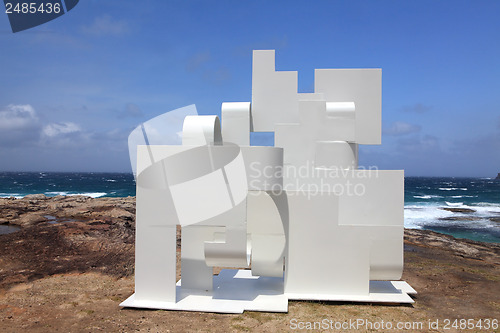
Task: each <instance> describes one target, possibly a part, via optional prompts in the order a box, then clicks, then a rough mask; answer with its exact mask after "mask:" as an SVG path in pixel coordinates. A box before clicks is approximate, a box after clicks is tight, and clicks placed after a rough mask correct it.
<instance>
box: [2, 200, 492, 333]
mask: <svg viewBox="0 0 500 333" xmlns="http://www.w3.org/2000/svg"><path fill="white" fill-rule="evenodd" d="M134 216H135V198H133V197H128V198H97V199H91V198H89V197H83V196H66V197H63V196H58V197H52V198H47V197H45V196H43V195H34V196H27V197H25V198H23V199H14V198H9V199H0V225H4V226H7V225H8V226H10V227H12V228H14V227H16V226H17V227H18V228H19V230H18V231H16V232H12V233H8V234H0V331H6V332H18V331H28V332H47V331H61V332H62V331H65V332H66V331H71V332H80V331H85V332H93V331H107V332H110V331H123V332H129V331H144V332H149V331H150V332H192V331H214V332H215V331H218V332H219V331H227V332H238V331H257V332H270V331H289V330H290V329H291V328H294V327H297V325H300V323H303V324H304V325H307V323H313V324H314V323H315V322H320V323H321V324H324V325H330V324H332V325H334V324H335V323H344V322H350V321H351V322H352V321H357V324H359V325H362V326H357V327H356V328H357V330H360V331H370V325H372V329H371V330H372V331H385V332H387V331H389V332H390V331H393V332H396V331H400V330H397V329H396V327H395V325H396V323H398V322H401V323H409V324H408V325H413V326H412V328H411V329H407V330H405V331H408V332H411V331H428V330H429V329H428V328H429V327H428V325H429V323H430V321H431V322H436V320H438V321H439V322H438V327H437V329H435V330H434V331H440V332H441V331H442V332H450V330H447V329H445V326H444V325H445V323H446V320H450V323H453V320H455V319H458V320H460V319H473V320H474V321H475V323H478V321H479V319H483V320H486V319H490V320H493V319H497V320H498V319H499V318H498V315H499V313H500V301H499V298H498V295H499V293H500V289H499V288H500V287H499V286H500V283H499V282H500V269H499V267H500V245H498V244H492V243H481V242H475V241H470V240H462V239H456V238H453V237H451V236H447V235H443V234H439V233H436V232H432V231H426V230H414V229H407V230H405V270H404V273H403V280H405V281H407V282H408V283H409V284H410V285H411V286H412V287H414V288H415V289H416V290H417V291H418V295H416V296H414V299H415V303H414V304H411V305H400V304H394V305H377V304H373V303H344V302H316V301H293V302H290V304H289V312H288V313H260V312H245V313H243V314H238V315H227V314H214V313H195V312H177V311H163V310H154V311H153V310H133V309H126V308H125V309H123V308H120V307H119V304H120V302H122V301H123V300H125V299H126V298H127V297H129V296H130V295H131V294H133V292H134V278H133V270H134V233H135V220H134ZM180 237H181V234H180V231H178V250H180V248H179V247H180ZM218 272H219V269H216V270H214V273H218ZM177 274H178V278H180V262H179V260H178V267H177ZM382 321H383V322H384V323H385V324H386V325H387V323H388V322H390V323H391V324H392V325H394V328H393V329H389V328H388V326H384V327H385V329H383V330H382V329H380V330H377V329H373V325H380V323H381V322H382ZM483 323H484V321H483ZM419 325H422V326H419ZM375 327H376V326H375ZM450 327H451V326H450ZM323 329H324V330H326V328H325V326H323ZM353 331H354V330H353ZM451 331H453V329H452V330H451ZM486 331H493V330H492V329H490V330H486Z"/></svg>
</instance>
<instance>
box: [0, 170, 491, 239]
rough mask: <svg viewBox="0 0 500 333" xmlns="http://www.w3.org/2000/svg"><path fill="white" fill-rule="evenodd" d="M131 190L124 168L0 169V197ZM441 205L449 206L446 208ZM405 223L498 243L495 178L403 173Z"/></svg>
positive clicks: (104, 194)
mask: <svg viewBox="0 0 500 333" xmlns="http://www.w3.org/2000/svg"><path fill="white" fill-rule="evenodd" d="M37 193H43V194H45V195H46V196H49V197H51V196H56V195H87V196H90V197H93V198H99V197H127V196H135V181H134V177H133V175H132V174H130V173H53V172H36V173H33V172H0V197H2V198H6V197H16V198H22V197H24V196H26V195H28V194H37ZM446 209H451V211H450V210H446ZM404 212H405V227H407V228H414V229H427V230H433V231H437V232H441V233H445V234H449V235H452V236H455V237H458V238H467V239H472V240H478V241H483V242H492V243H500V181H499V180H495V179H493V178H450V177H448V178H438V177H406V178H405V208H404Z"/></svg>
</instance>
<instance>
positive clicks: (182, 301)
mask: <svg viewBox="0 0 500 333" xmlns="http://www.w3.org/2000/svg"><path fill="white" fill-rule="evenodd" d="M213 283H214V285H213V286H214V289H213V291H210V292H206V293H203V292H201V291H199V290H184V289H182V288H181V280H179V282H177V289H176V292H177V296H176V302H175V303H173V302H162V301H150V300H136V299H135V294H133V295H132V296H130V297H129V298H127V299H126V300H125V301H124V302H122V303H121V304H120V306H123V307H132V308H146V309H163V310H180V311H199V312H216V313H243V311H264V312H288V300H289V299H293V300H326V301H351V302H383V303H413V302H414V301H413V299H412V298H411V297H410V296H409V295H408V294H416V291H415V290H413V288H411V287H410V285H408V284H407V283H406V282H404V281H370V294H369V295H366V296H353V295H323V294H321V295H320V294H284V293H283V279H282V278H276V277H264V276H260V277H259V276H252V273H251V271H249V270H230V269H224V270H222V271H221V272H220V274H219V275H216V276H214V279H213Z"/></svg>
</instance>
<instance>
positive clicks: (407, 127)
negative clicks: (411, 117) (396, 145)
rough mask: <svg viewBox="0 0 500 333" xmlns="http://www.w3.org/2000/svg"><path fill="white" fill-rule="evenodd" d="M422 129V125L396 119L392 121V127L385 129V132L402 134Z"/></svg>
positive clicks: (396, 134) (395, 134)
mask: <svg viewBox="0 0 500 333" xmlns="http://www.w3.org/2000/svg"><path fill="white" fill-rule="evenodd" d="M421 129H422V127H421V126H420V125H414V124H409V123H405V122H403V121H396V122H394V123H392V125H391V127H389V128H387V129H384V131H383V133H384V134H386V135H394V136H400V135H406V134H411V133H417V132H420V130H421Z"/></svg>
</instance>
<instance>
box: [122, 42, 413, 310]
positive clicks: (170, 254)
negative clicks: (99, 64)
mask: <svg viewBox="0 0 500 333" xmlns="http://www.w3.org/2000/svg"><path fill="white" fill-rule="evenodd" d="M274 62H275V60H274V51H269V50H265V51H254V54H253V73H252V102H251V103H250V102H242V103H222V110H221V118H222V124H221V123H220V121H219V118H218V117H217V116H198V115H196V112H195V109H194V106H190V107H186V108H183V109H178V110H175V111H173V112H171V113H168V114H166V115H163V116H160V117H157V118H155V119H153V120H151V121H149V122H146V123H144V124H142V125H140V126H139V127H137V128H136V130H134V131H133V132H132V133H131V135H130V137H129V148H130V154H131V162H132V166H133V169H134V174H135V175H136V182H137V213H136V266H135V267H136V270H135V294H134V295H132V296H130V297H129V298H128V299H127V300H126V301H124V302H123V303H122V304H121V306H126V307H138V308H160V309H172V310H188V311H209V312H225V313H241V312H243V311H244V310H254V311H274V312H286V311H287V309H288V300H289V299H299V300H300V299H305V300H332V301H335V300H339V301H367V302H391V303H413V300H412V298H411V297H409V296H408V294H412V293H415V291H414V290H413V289H412V288H411V287H410V286H409V285H408V284H407V283H405V282H403V281H394V280H399V279H400V278H401V273H402V270H403V230H404V228H403V206H404V202H403V200H404V193H403V187H404V175H403V171H387V170H386V171H382V170H364V169H360V168H358V144H380V138H381V71H380V70H378V69H338V70H333V69H320V70H316V71H315V92H314V93H308V94H301V93H297V72H277V71H275V67H274ZM181 120H183V121H182V126H181V124H180V121H181ZM165 127H169V128H167V129H165ZM252 131H253V132H274V133H275V146H274V147H259V146H250V133H251V132H252ZM161 133H169V134H161ZM172 133H174V134H178V135H179V137H178V138H177V139H176V138H175V135H172ZM176 140H177V141H176ZM181 140H182V141H181ZM137 143H141V144H140V145H137ZM135 149H137V150H136V151H135ZM176 225H180V226H181V228H182V229H181V230H182V239H181V280H180V281H178V282H177V281H175V276H176ZM213 267H230V268H238V269H239V270H238V269H224V270H222V271H221V273H220V274H219V275H216V276H214V275H213Z"/></svg>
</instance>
